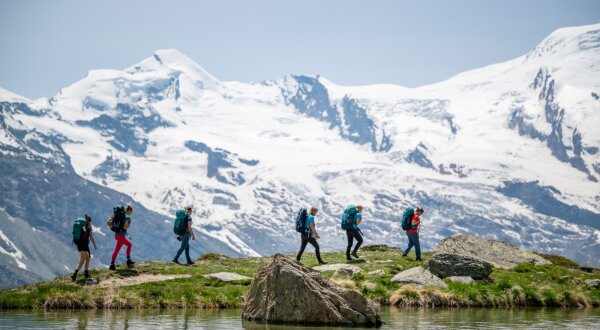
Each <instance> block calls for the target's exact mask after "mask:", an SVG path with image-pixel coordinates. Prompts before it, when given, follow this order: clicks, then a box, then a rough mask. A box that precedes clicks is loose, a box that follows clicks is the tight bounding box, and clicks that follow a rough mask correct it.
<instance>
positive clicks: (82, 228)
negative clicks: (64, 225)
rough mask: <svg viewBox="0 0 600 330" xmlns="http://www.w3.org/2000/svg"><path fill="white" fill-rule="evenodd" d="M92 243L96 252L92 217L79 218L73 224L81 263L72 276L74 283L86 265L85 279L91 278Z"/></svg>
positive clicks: (74, 239)
mask: <svg viewBox="0 0 600 330" xmlns="http://www.w3.org/2000/svg"><path fill="white" fill-rule="evenodd" d="M90 241H92V244H94V250H96V249H97V248H96V240H95V239H94V233H93V228H92V217H90V216H89V215H87V214H86V215H85V216H84V217H83V218H81V217H79V218H77V219H75V222H74V223H73V244H75V245H76V246H77V251H79V263H78V264H77V267H76V268H75V272H73V275H71V279H72V280H73V282H75V280H77V273H79V270H80V269H81V267H82V266H83V264H84V263H85V273H84V277H85V278H86V279H87V278H90V271H89V269H90V259H91V257H92V255H91V253H90Z"/></svg>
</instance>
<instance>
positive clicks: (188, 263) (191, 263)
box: [187, 261, 195, 265]
mask: <svg viewBox="0 0 600 330" xmlns="http://www.w3.org/2000/svg"><path fill="white" fill-rule="evenodd" d="M193 264H195V262H193V261H188V262H187V265H193Z"/></svg>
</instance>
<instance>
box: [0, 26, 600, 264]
mask: <svg viewBox="0 0 600 330" xmlns="http://www.w3.org/2000/svg"><path fill="white" fill-rule="evenodd" d="M0 105H2V120H3V121H2V124H3V125H2V131H1V133H0V151H1V153H2V156H1V158H0V159H2V160H3V162H9V161H12V162H15V159H17V158H16V157H17V156H16V154H18V152H17V151H15V150H20V149H19V148H28V150H30V152H31V153H32V154H36V155H37V156H36V157H38V156H39V157H38V158H36V157H34V156H31V157H29V158H27V159H28V160H27V164H29V163H31V164H35V166H36V168H39V170H40V171H44V169H45V168H46V167H47V166H50V165H48V164H49V163H50V161H49V160H50V159H56V158H60V159H62V163H61V164H62V166H63V167H64V168H72V170H73V171H74V173H76V176H78V177H80V178H81V180H82V182H85V183H86V184H89V185H92V184H93V185H94V186H95V185H97V187H100V188H102V189H107V190H110V191H116V192H119V193H123V194H125V195H126V196H130V197H131V198H132V199H133V200H135V201H137V202H138V203H140V204H141V205H143V206H144V207H145V208H148V209H149V210H152V211H154V212H157V213H158V214H159V215H160V216H154V217H152V219H156V220H153V221H158V222H161V223H164V219H169V218H170V217H171V215H172V214H173V212H174V210H175V209H176V208H178V207H180V206H181V205H183V204H184V203H190V202H191V203H193V204H194V205H195V206H196V213H195V220H196V221H195V226H196V228H197V230H198V231H200V232H202V233H203V234H204V235H205V238H206V242H207V243H206V245H210V246H211V247H212V248H214V249H216V250H219V251H217V252H229V253H231V252H232V251H235V253H239V254H243V255H269V254H272V253H274V252H279V251H285V252H289V251H293V250H295V249H296V248H297V245H298V237H297V234H296V233H295V231H294V230H293V229H292V228H293V225H292V216H293V214H294V213H295V210H296V209H297V208H299V207H301V206H309V205H316V206H317V207H319V209H320V210H321V211H320V213H319V216H318V220H317V227H318V230H319V231H320V232H321V237H322V239H321V244H322V245H323V246H324V248H325V249H328V250H331V249H335V250H341V249H342V248H343V247H344V246H345V236H344V235H343V233H342V231H341V229H339V223H338V222H339V221H338V219H339V216H340V214H341V212H342V211H343V208H344V207H345V206H346V205H347V204H350V203H361V204H363V205H365V207H366V211H365V222H364V224H363V226H362V230H363V232H364V234H365V238H366V240H367V242H369V243H386V244H390V245H404V243H405V237H404V235H403V233H402V231H401V229H400V224H399V217H400V215H401V212H402V209H403V208H404V207H407V206H410V205H415V204H420V205H422V206H424V208H425V210H426V213H425V217H424V221H425V224H424V228H423V231H422V244H423V245H424V248H425V249H430V248H432V247H433V246H434V245H435V244H436V243H437V242H438V241H439V240H440V239H442V238H444V237H446V236H448V235H450V234H453V233H470V234H475V235H480V236H485V237H487V238H497V239H501V240H505V241H509V242H511V243H514V244H516V245H518V246H523V247H526V248H530V249H534V250H539V251H544V252H550V253H557V254H562V255H565V256H567V257H570V258H573V259H575V260H577V261H579V262H582V263H586V264H592V265H600V262H599V261H598V260H600V248H599V247H600V183H598V179H600V152H599V148H600V131H599V130H598V127H600V24H596V25H589V26H582V27H573V28H563V29H559V30H557V31H555V32H554V33H552V34H551V35H550V36H548V37H547V38H546V39H544V40H543V41H542V42H541V43H540V44H539V45H538V46H537V47H535V48H534V49H533V50H531V51H530V52H529V53H528V54H525V55H523V56H521V57H519V58H517V59H514V60H510V61H507V62H504V63H499V64H494V65H490V66H487V67H484V68H480V69H476V70H471V71H468V72H464V73H461V74H459V75H457V76H455V77H452V78H451V79H448V80H446V81H443V82H441V83H437V84H433V85H428V86H422V87H419V88H405V87H401V86H395V85H372V86H353V87H349V86H340V85H336V84H335V83H333V82H331V81H329V80H327V79H325V78H323V77H319V76H317V77H310V76H295V75H289V76H286V77H284V78H282V79H279V80H276V81H266V82H263V83H260V84H248V83H240V82H222V81H219V80H218V79H216V78H215V77H213V76H212V75H210V74H209V73H207V72H206V71H205V70H204V69H202V68H201V67H200V66H199V65H197V64H196V63H194V62H193V61H192V60H191V59H189V58H188V57H186V56H185V55H183V54H181V53H180V52H178V51H176V50H159V51H156V52H155V53H154V54H153V56H151V57H149V58H147V59H145V60H143V61H141V62H140V63H138V64H136V65H133V66H132V67H130V68H127V69H125V70H93V71H90V72H88V74H87V76H86V77H85V78H84V79H82V80H80V81H78V82H76V83H74V84H72V85H71V86H68V87H65V88H63V89H62V90H61V91H60V93H59V94H58V95H56V96H54V97H52V98H50V99H40V100H35V101H31V100H27V99H25V98H22V97H20V96H18V95H14V94H12V93H10V92H7V91H4V90H2V91H0ZM16 126H19V127H20V128H18V129H16V128H15V127H16ZM15 131H18V133H15ZM48 141H51V143H50V142H48ZM48 143H50V145H48ZM61 157H62V158H61ZM19 164H20V163H18V162H17V163H16V165H15V167H18V165H19ZM40 173H42V172H40ZM38 174H39V173H38ZM2 175H3V176H4V175H12V172H7V171H3V174H2ZM13 185H14V187H17V188H19V189H24V188H23V187H24V185H25V183H22V182H16V183H13ZM34 188H35V187H29V189H34ZM94 189H96V188H94ZM116 192H115V194H117V193H116ZM6 194H7V193H6V192H5V195H6ZM5 195H3V197H2V199H1V200H0V202H1V203H2V205H0V207H2V208H4V211H5V212H6V214H7V216H10V217H19V218H20V219H22V220H24V221H25V222H29V223H30V222H31V221H32V220H31V219H28V218H27V217H26V216H24V215H22V214H17V213H15V211H14V207H17V206H11V205H10V204H9V202H10V203H16V204H19V205H18V207H25V204H27V200H25V199H23V200H20V199H15V198H13V199H8V198H7V197H6V196H5ZM42 195H43V192H40V198H44V197H43V196H42ZM65 201H69V200H68V199H66V200H65ZM93 202H94V200H90V201H88V202H87V204H85V203H84V204H83V205H82V206H84V207H83V208H82V210H85V209H86V207H87V208H89V207H91V205H92V204H93ZM111 202H113V201H112V200H111V201H107V203H106V206H105V207H106V208H107V209H109V205H110V203H111ZM115 202H117V201H115ZM99 212H100V211H99ZM107 212H108V211H107ZM65 216H67V213H65ZM69 216H70V217H76V216H77V214H73V215H70V214H69ZM161 216H162V218H161ZM158 218H160V219H158ZM2 223H3V227H5V226H10V224H9V223H8V222H2ZM151 223H152V222H151ZM65 228H66V227H65ZM165 228H166V229H165ZM63 229H64V228H63ZM0 230H4V229H3V228H0ZM161 230H164V231H170V229H169V228H168V224H165V225H163V226H159V227H156V229H155V231H156V232H160V231H161ZM132 231H133V232H135V230H132ZM67 234H68V233H67ZM152 235H158V234H155V232H154V231H149V232H148V235H147V237H143V238H141V239H142V240H153V241H156V237H153V236H152ZM145 236H146V235H145ZM0 237H2V238H4V236H0ZM64 237H66V236H65V235H63V238H64ZM106 240H107V241H109V243H107V244H108V245H111V244H112V243H113V242H112V240H111V239H109V238H106ZM209 240H211V241H212V242H215V243H214V244H212V243H210V244H209V243H208V242H209ZM4 241H5V242H7V241H6V240H4ZM63 241H64V240H63ZM216 242H218V243H216ZM1 244H3V243H2V241H0V247H1V246H3V245H1ZM6 244H8V243H6ZM197 244H199V245H200V246H202V245H203V244H204V241H203V240H200V241H199V242H197ZM174 248H175V247H173V249H174ZM224 250H227V251H224ZM7 253H8V250H6V249H4V250H3V249H0V254H5V255H8V254H7ZM140 257H141V258H145V257H147V256H144V255H140ZM161 257H163V256H161ZM164 257H165V258H166V257H167V256H166V255H165V256H164ZM23 258H27V256H26V254H24V256H23Z"/></svg>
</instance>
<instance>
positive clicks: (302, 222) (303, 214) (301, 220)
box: [296, 208, 308, 233]
mask: <svg viewBox="0 0 600 330" xmlns="http://www.w3.org/2000/svg"><path fill="white" fill-rule="evenodd" d="M306 219H308V211H307V210H306V209H305V208H301V209H300V211H298V215H296V231H297V232H299V233H306V232H308V229H307V228H306Z"/></svg>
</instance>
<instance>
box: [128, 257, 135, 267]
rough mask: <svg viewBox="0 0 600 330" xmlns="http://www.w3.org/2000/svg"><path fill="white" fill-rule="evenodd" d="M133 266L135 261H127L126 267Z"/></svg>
mask: <svg viewBox="0 0 600 330" xmlns="http://www.w3.org/2000/svg"><path fill="white" fill-rule="evenodd" d="M133 265H135V261H133V260H131V259H127V266H133Z"/></svg>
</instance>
